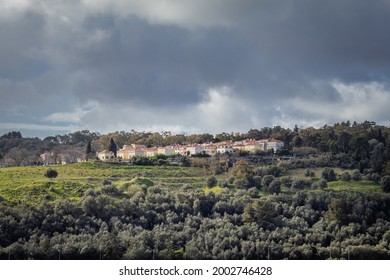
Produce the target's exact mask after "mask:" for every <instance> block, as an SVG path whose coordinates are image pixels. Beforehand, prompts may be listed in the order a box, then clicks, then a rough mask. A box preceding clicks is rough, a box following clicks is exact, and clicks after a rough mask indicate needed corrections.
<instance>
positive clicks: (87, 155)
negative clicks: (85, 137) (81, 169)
mask: <svg viewBox="0 0 390 280" xmlns="http://www.w3.org/2000/svg"><path fill="white" fill-rule="evenodd" d="M91 155H92V145H91V141H88V144H87V148H86V150H85V159H86V160H87V161H88V159H89V158H90V157H91Z"/></svg>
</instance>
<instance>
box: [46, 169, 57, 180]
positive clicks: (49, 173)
mask: <svg viewBox="0 0 390 280" xmlns="http://www.w3.org/2000/svg"><path fill="white" fill-rule="evenodd" d="M57 176H58V172H57V170H55V169H51V168H49V169H48V170H46V172H45V177H47V178H49V179H53V178H56V177H57Z"/></svg>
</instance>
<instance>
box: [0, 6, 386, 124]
mask: <svg viewBox="0 0 390 280" xmlns="http://www.w3.org/2000/svg"><path fill="white" fill-rule="evenodd" d="M5 2H6V3H7V5H5V7H8V6H11V8H12V9H11V8H9V10H7V13H3V14H2V13H0V22H1V23H0V36H1V38H2V43H1V44H0V58H1V60H2V63H1V65H0V94H1V96H2V98H3V100H5V101H4V102H3V103H2V105H0V107H1V108H2V111H3V112H6V113H4V114H3V116H2V119H1V120H0V122H3V123H5V122H7V123H9V122H11V120H12V119H13V118H16V116H18V119H17V120H18V121H21V122H22V121H23V117H25V118H27V119H28V118H29V119H30V120H31V119H34V118H35V120H37V121H38V120H39V121H41V122H44V123H45V122H46V124H47V122H50V123H51V124H52V125H55V124H56V123H61V118H63V119H62V122H63V123H64V124H66V123H67V122H68V123H69V122H70V123H73V124H75V125H78V126H80V127H84V126H86V127H91V128H94V129H107V127H110V128H113V129H115V127H129V126H130V127H131V126H134V127H136V126H137V127H138V126H140V127H142V125H143V126H144V127H148V126H149V127H154V128H157V127H162V126H164V125H169V126H171V127H174V126H176V127H179V128H180V129H182V128H183V129H189V130H191V129H192V130H198V131H202V127H205V128H206V129H210V130H218V127H220V130H229V129H240V124H242V129H241V130H244V129H249V128H251V127H259V126H270V125H274V124H284V125H289V126H291V125H292V124H293V123H294V122H301V123H305V124H321V123H331V122H333V121H341V120H340V118H349V117H351V118H357V120H364V119H366V118H367V119H369V118H375V120H376V121H378V122H383V123H387V124H388V123H389V121H390V120H389V117H388V114H387V112H384V111H383V110H375V108H371V109H367V108H368V107H373V106H379V107H380V104H376V103H373V102H374V101H373V100H374V99H378V100H381V104H385V105H390V97H389V92H390V89H389V88H390V87H389V75H388V73H389V70H390V35H389V34H390V33H389V32H388V31H387V27H388V26H390V3H389V1H384V0H383V1H363V0H338V1H336V0H330V1H308V0H297V1H287V0H281V1H271V0H263V1H249V0H248V1H229V0H227V1H217V0H216V1H205V0H199V1H189V0H183V1H162V2H155V1H147V0H145V1H106V0H101V1H89V0H85V1H73V2H71V4H67V3H63V2H62V1H51V2H46V1H38V3H40V4H41V5H34V6H33V5H30V6H29V5H26V6H23V7H16V8H17V11H18V12H17V13H16V12H15V14H16V16H15V17H12V15H13V11H14V10H15V9H16V8H15V7H14V6H12V5H16V4H15V3H13V2H12V1H5ZM7 9H8V8H7ZM5 15H7V16H5ZM10 15H11V16H10ZM3 38H4V39H5V40H3ZM374 97H375V98H374ZM216 103H220V104H216ZM361 103H363V105H364V106H365V107H364V106H363V107H359V104H361ZM318 104H321V106H322V107H323V108H326V109H324V110H319V111H313V110H312V109H311V108H309V107H310V106H311V107H313V106H314V107H315V106H316V105H318ZM351 106H355V107H359V110H360V111H361V112H364V115H363V114H361V115H357V114H355V113H354V112H353V108H352V107H351ZM366 107H367V108H366ZM10 108H12V109H10ZM112 108H115V110H116V112H121V116H117V117H116V118H115V116H112V118H115V119H117V120H120V123H118V122H117V123H116V122H114V121H107V123H106V124H105V122H104V118H102V117H100V116H99V117H97V115H98V114H102V112H103V111H104V110H110V109H112ZM380 108H382V107H380ZM126 109H127V110H126ZM130 109H131V112H128V111H129V110H130ZM188 111H190V112H191V113H190V114H189V113H188ZM212 111H214V113H213V112H212ZM169 112H174V115H175V118H172V117H171V116H168V115H169V114H170V113H169ZM215 112H219V113H220V114H223V115H225V116H227V114H231V115H230V116H231V120H230V124H232V123H234V126H229V123H226V125H225V124H224V123H223V118H219V115H218V114H216V113H215ZM341 112H343V113H341ZM134 114H141V115H142V116H143V117H142V118H138V117H134ZM207 114H210V115H212V116H213V117H212V118H210V119H209V120H208V122H206V123H205V122H204V121H203V120H202V118H204V116H205V115H207ZM146 116H147V117H146ZM97 119H99V122H97V121H94V120H97ZM146 120H147V121H146ZM342 120H344V119H342ZM25 122H27V121H24V123H25ZM213 122H214V123H213ZM99 125H101V126H105V127H99ZM4 126H5V125H3V127H4Z"/></svg>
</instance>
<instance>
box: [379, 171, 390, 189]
mask: <svg viewBox="0 0 390 280" xmlns="http://www.w3.org/2000/svg"><path fill="white" fill-rule="evenodd" d="M381 187H382V189H383V191H384V192H390V176H389V175H386V176H384V177H383V178H382V180H381Z"/></svg>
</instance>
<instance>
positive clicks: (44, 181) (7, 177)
mask: <svg viewBox="0 0 390 280" xmlns="http://www.w3.org/2000/svg"><path fill="white" fill-rule="evenodd" d="M48 168H49V167H45V166H39V167H36V166H29V167H9V168H1V169H0V196H1V197H2V198H3V200H5V201H7V202H9V203H13V204H15V203H23V204H36V203H39V202H41V201H44V200H46V201H56V200H58V199H62V198H67V199H70V200H74V201H77V200H78V199H80V198H81V197H82V196H83V194H84V193H85V191H87V190H88V189H93V190H98V191H102V190H103V191H104V189H105V187H107V186H113V187H115V189H114V190H118V194H116V196H117V197H119V198H120V197H128V196H132V195H133V194H134V193H136V192H137V191H139V190H141V189H142V187H144V186H146V187H150V186H158V185H165V186H168V187H170V188H180V187H182V186H184V185H191V186H192V187H193V188H199V189H202V190H204V191H205V193H206V194H207V193H210V192H212V193H216V194H217V193H220V192H222V191H223V190H224V189H222V188H221V187H220V186H215V187H213V188H207V187H206V181H207V178H208V177H209V176H211V175H212V174H211V173H210V171H208V170H206V169H205V168H197V167H177V166H129V165H121V164H110V163H102V162H85V163H79V164H69V165H57V166H52V167H51V168H53V169H56V170H57V171H58V177H57V178H55V179H52V180H50V179H48V178H46V177H45V176H44V173H45V171H46V170H47V169H48ZM314 171H315V175H316V178H319V176H320V174H321V169H319V168H317V169H314ZM336 172H337V173H341V170H336ZM303 173H304V169H294V170H289V171H288V175H289V176H292V177H300V178H305V177H304V175H303ZM229 176H230V175H229V174H228V173H225V174H222V175H218V176H216V177H217V179H218V181H219V182H222V181H223V180H227V178H228V177H229ZM107 189H108V188H107ZM229 189H234V186H233V185H229ZM234 190H235V189H234ZM108 191H109V190H108ZM297 191H300V190H293V189H282V192H283V193H286V194H289V193H290V194H293V193H295V192H297ZM305 191H319V190H305ZM323 191H357V192H381V191H382V190H381V187H380V186H379V185H378V184H375V183H373V182H371V181H349V182H344V181H340V180H338V181H334V182H328V187H327V188H325V189H324V190H323ZM110 195H112V193H110ZM264 195H266V194H265V193H263V192H259V196H264ZM114 196H115V195H114Z"/></svg>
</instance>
